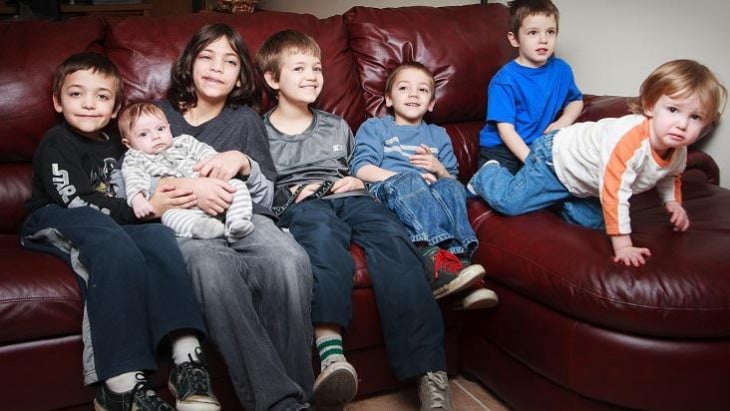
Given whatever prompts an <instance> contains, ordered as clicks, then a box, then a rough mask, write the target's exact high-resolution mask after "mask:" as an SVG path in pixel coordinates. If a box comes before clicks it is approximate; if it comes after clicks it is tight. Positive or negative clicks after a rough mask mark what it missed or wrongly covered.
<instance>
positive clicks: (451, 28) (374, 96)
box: [345, 4, 515, 181]
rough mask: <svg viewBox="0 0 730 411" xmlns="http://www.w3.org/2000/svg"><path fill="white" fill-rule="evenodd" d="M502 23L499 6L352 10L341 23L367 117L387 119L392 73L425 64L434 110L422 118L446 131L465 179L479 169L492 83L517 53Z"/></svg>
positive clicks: (502, 10) (503, 11)
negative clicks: (433, 83) (388, 84)
mask: <svg viewBox="0 0 730 411" xmlns="http://www.w3.org/2000/svg"><path fill="white" fill-rule="evenodd" d="M507 18H508V13H507V8H506V7H505V6H503V5H501V4H488V5H469V6H453V7H439V8H434V7H419V6H416V7H399V8H385V9H375V8H368V7H354V8H352V9H350V10H349V11H348V12H347V13H345V21H346V22H347V31H348V34H349V38H350V48H351V50H352V53H353V55H354V57H355V64H356V66H357V70H358V74H359V76H360V84H361V86H362V89H363V96H364V98H365V110H366V112H367V115H368V116H381V115H384V114H386V112H387V111H386V107H385V99H384V97H383V91H384V89H385V80H386V78H387V77H388V73H390V71H391V70H393V69H394V68H395V67H396V66H398V65H399V64H400V63H401V62H404V61H418V62H420V63H423V64H425V65H426V66H427V67H428V68H429V69H430V70H431V71H432V72H433V73H434V76H435V78H436V105H435V107H434V111H433V113H432V114H431V115H430V116H429V117H428V118H427V119H428V121H429V122H433V123H436V124H439V125H442V126H445V127H446V129H447V131H448V133H449V135H450V136H451V140H452V142H453V143H454V149H455V152H456V155H457V158H458V159H459V163H460V164H459V166H460V167H459V171H460V173H459V174H460V178H461V180H462V181H464V180H466V179H467V178H468V177H469V176H471V175H472V174H473V173H474V171H476V167H477V158H478V155H479V149H478V148H479V141H478V138H477V135H478V133H479V130H480V129H481V127H482V126H483V124H484V116H485V110H486V106H487V86H488V85H489V80H490V79H491V78H492V76H493V75H494V73H495V72H496V71H497V70H498V69H499V68H500V67H501V66H502V65H504V64H505V63H506V62H507V61H508V60H509V59H511V58H513V57H514V56H515V50H514V49H513V48H512V47H511V46H510V45H509V43H508V42H507Z"/></svg>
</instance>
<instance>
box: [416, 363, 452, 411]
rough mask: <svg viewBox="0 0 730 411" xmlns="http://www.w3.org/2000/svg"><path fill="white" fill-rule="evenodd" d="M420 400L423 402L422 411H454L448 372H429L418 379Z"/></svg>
mask: <svg viewBox="0 0 730 411" xmlns="http://www.w3.org/2000/svg"><path fill="white" fill-rule="evenodd" d="M418 399H420V400H421V411H427V410H443V411H451V410H453V408H452V406H451V389H450V388H449V377H448V375H446V371H435V372H427V373H426V374H424V375H422V376H421V377H420V378H419V379H418Z"/></svg>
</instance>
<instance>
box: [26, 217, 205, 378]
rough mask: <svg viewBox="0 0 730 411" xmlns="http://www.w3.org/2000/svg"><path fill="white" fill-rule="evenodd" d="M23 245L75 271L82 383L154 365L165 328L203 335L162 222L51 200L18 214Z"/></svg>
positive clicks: (171, 236)
mask: <svg viewBox="0 0 730 411" xmlns="http://www.w3.org/2000/svg"><path fill="white" fill-rule="evenodd" d="M22 244H23V246H24V247H27V248H29V249H32V250H37V251H43V252H47V253H51V254H54V255H56V256H58V257H60V258H62V259H63V260H64V261H66V262H67V263H68V264H69V265H71V267H72V268H73V269H74V272H76V274H77V276H78V278H79V284H80V286H81V289H82V294H83V296H84V300H85V310H84V311H85V316H84V320H85V321H84V322H85V324H84V325H83V328H82V334H84V335H83V337H84V368H85V382H86V383H87V384H88V383H92V382H96V381H103V380H106V379H108V378H110V377H113V376H116V375H119V374H122V373H124V372H129V371H134V370H154V369H156V362H155V353H156V351H157V349H158V346H159V345H160V342H161V341H162V340H163V339H164V337H165V336H167V335H168V334H169V333H170V332H172V331H175V330H194V331H197V332H198V334H199V335H201V336H202V335H204V334H205V328H204V324H203V318H202V315H201V312H200V306H199V305H198V302H197V301H196V299H195V295H194V293H193V290H192V287H191V286H190V280H189V278H188V275H187V271H186V269H185V261H184V260H183V257H182V255H181V254H180V250H179V248H178V246H177V242H176V240H175V236H174V234H173V232H172V230H171V229H169V228H167V227H165V226H163V225H161V224H140V225H119V224H117V223H116V222H115V221H114V220H112V219H111V218H110V217H109V216H107V215H105V214H102V213H101V212H99V211H97V210H95V209H92V208H90V207H79V208H63V207H60V206H57V205H55V204H51V205H48V206H46V207H43V208H41V209H38V210H36V211H35V212H33V213H32V214H31V215H30V216H29V217H28V219H27V220H26V221H25V223H24V224H23V227H22Z"/></svg>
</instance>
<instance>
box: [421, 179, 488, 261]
mask: <svg viewBox="0 0 730 411" xmlns="http://www.w3.org/2000/svg"><path fill="white" fill-rule="evenodd" d="M430 187H431V194H432V195H433V197H434V198H435V199H436V200H437V201H438V202H439V204H440V205H441V209H442V210H443V212H444V214H445V215H446V216H447V217H448V218H449V221H450V222H451V233H452V234H453V237H454V239H455V241H454V242H452V244H451V245H450V247H449V251H451V252H452V253H454V254H462V253H464V254H467V255H468V256H471V254H472V253H473V252H474V250H476V248H477V246H478V245H479V242H478V241H477V235H476V233H474V229H473V228H472V227H471V224H470V223H469V216H468V215H467V211H466V188H464V185H463V184H461V183H460V182H459V181H458V180H456V179H455V178H440V179H439V180H438V181H436V182H435V183H433V184H431V186H430Z"/></svg>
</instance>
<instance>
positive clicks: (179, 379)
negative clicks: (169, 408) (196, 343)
mask: <svg viewBox="0 0 730 411" xmlns="http://www.w3.org/2000/svg"><path fill="white" fill-rule="evenodd" d="M195 353H196V354H197V355H198V361H195V360H193V358H192V356H191V355H190V354H188V358H189V359H190V361H186V362H184V363H182V364H179V365H176V366H175V367H173V369H172V372H171V373H170V381H169V382H168V387H169V388H170V391H171V392H172V395H173V396H174V397H175V407H176V408H177V410H178V411H218V410H220V409H221V405H220V403H219V402H218V399H217V398H215V395H214V394H213V390H212V388H211V384H210V374H208V367H207V366H206V365H205V357H203V353H202V351H201V350H200V348H199V347H198V348H196V350H195Z"/></svg>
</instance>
